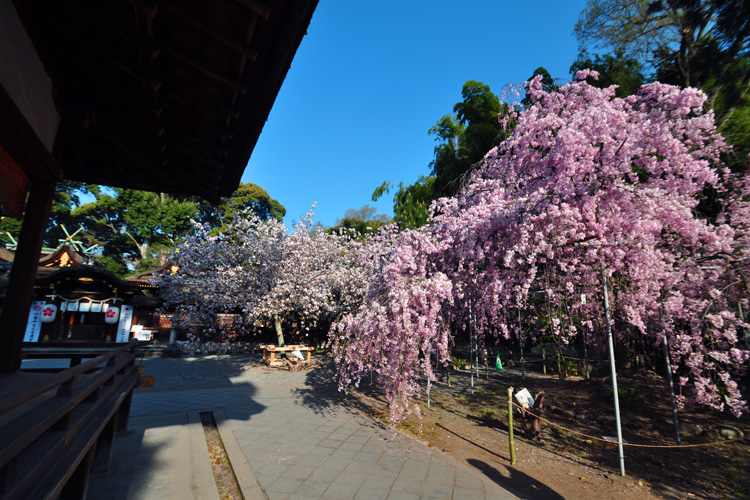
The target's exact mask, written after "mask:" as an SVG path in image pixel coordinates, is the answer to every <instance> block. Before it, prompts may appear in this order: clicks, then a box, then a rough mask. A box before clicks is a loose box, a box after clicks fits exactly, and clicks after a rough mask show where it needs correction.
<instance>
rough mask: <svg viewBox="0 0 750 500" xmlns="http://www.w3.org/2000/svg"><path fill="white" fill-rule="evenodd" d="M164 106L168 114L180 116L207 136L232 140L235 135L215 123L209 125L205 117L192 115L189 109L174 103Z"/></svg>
mask: <svg viewBox="0 0 750 500" xmlns="http://www.w3.org/2000/svg"><path fill="white" fill-rule="evenodd" d="M163 104H164V107H165V108H166V109H167V113H174V114H175V115H177V116H179V117H180V119H181V120H186V121H189V122H191V123H193V124H195V125H197V126H198V127H199V128H200V129H201V130H204V131H205V132H206V133H207V134H210V135H212V136H217V137H222V138H227V139H231V138H232V137H233V135H234V133H233V132H232V131H231V130H230V129H227V128H224V127H221V126H217V125H216V124H214V123H207V122H206V119H205V117H203V116H198V115H196V114H195V113H192V112H191V111H190V110H189V109H185V108H183V107H182V106H179V105H177V104H175V103H173V102H170V101H164V102H163Z"/></svg>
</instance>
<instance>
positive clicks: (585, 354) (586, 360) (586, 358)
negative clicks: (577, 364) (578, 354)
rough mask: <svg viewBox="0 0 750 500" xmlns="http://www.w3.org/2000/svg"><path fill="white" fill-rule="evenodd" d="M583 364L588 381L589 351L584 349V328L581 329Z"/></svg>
mask: <svg viewBox="0 0 750 500" xmlns="http://www.w3.org/2000/svg"><path fill="white" fill-rule="evenodd" d="M583 363H584V364H585V365H586V380H590V379H591V376H590V375H589V351H588V349H587V348H586V327H585V326H584V327H583Z"/></svg>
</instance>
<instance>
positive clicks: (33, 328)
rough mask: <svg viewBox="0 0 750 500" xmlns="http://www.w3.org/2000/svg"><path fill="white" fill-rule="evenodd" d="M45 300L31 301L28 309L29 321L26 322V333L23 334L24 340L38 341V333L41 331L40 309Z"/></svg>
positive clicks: (42, 307)
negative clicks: (29, 309)
mask: <svg viewBox="0 0 750 500" xmlns="http://www.w3.org/2000/svg"><path fill="white" fill-rule="evenodd" d="M44 304H45V302H44V301H43V300H41V301H39V300H36V301H34V302H32V303H31V311H29V321H28V323H26V335H24V336H23V341H24V342H38V341H39V333H40V332H41V331H42V309H44Z"/></svg>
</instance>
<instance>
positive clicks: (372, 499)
mask: <svg viewBox="0 0 750 500" xmlns="http://www.w3.org/2000/svg"><path fill="white" fill-rule="evenodd" d="M389 493H390V492H389V491H388V489H387V488H386V489H382V488H365V487H364V486H363V487H362V488H360V489H359V491H357V494H356V495H354V500H383V499H384V498H388V494H389Z"/></svg>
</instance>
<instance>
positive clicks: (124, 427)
mask: <svg viewBox="0 0 750 500" xmlns="http://www.w3.org/2000/svg"><path fill="white" fill-rule="evenodd" d="M132 402H133V390H132V389H131V390H130V392H129V393H128V395H127V396H126V397H125V400H124V401H123V402H122V404H121V405H120V408H119V409H118V410H117V413H118V417H117V424H116V429H117V432H118V433H119V434H124V433H125V432H127V431H128V422H129V420H130V405H131V404H132Z"/></svg>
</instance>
